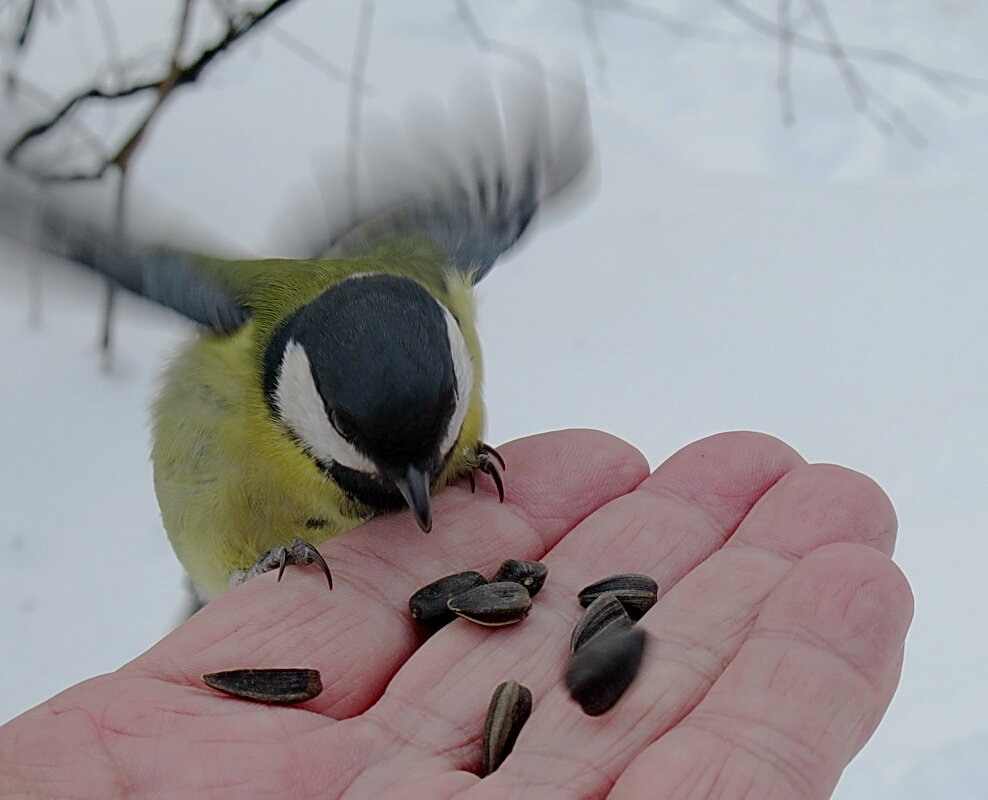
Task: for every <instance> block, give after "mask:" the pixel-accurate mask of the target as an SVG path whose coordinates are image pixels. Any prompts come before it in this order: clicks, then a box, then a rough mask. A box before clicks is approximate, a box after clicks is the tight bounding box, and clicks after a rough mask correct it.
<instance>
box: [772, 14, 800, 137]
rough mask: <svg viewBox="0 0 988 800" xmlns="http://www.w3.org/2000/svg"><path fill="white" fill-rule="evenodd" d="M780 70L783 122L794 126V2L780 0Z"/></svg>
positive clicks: (778, 75)
mask: <svg viewBox="0 0 988 800" xmlns="http://www.w3.org/2000/svg"><path fill="white" fill-rule="evenodd" d="M779 31H780V35H779V70H778V74H777V76H776V86H777V87H778V89H779V105H780V106H781V107H782V122H783V124H785V125H792V124H793V123H795V122H796V100H795V98H794V97H793V93H792V37H793V33H794V30H793V23H792V0H779Z"/></svg>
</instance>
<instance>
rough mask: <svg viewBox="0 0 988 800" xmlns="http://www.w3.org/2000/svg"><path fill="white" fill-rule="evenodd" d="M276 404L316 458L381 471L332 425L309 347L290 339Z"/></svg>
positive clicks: (281, 372)
mask: <svg viewBox="0 0 988 800" xmlns="http://www.w3.org/2000/svg"><path fill="white" fill-rule="evenodd" d="M275 406H276V407H277V409H278V414H279V415H280V416H281V418H282V420H284V422H285V424H286V425H288V427H289V428H290V429H291V431H292V433H294V434H295V436H296V438H297V439H298V440H299V441H300V442H301V443H302V445H303V446H304V447H305V448H306V449H307V450H308V451H309V453H310V454H311V455H312V456H314V457H315V458H317V459H319V460H320V461H322V462H323V463H326V464H329V463H335V464H339V465H340V466H342V467H347V468H348V469H352V470H356V471H357V472H364V473H367V474H368V475H374V474H375V473H376V472H377V470H376V469H375V467H374V465H373V464H372V463H371V461H370V459H368V458H367V456H365V455H364V454H363V453H360V452H358V451H357V449H356V448H355V447H354V446H353V445H352V444H350V443H349V442H348V441H347V440H346V439H344V438H343V437H342V436H340V434H339V433H338V432H337V431H336V429H335V428H334V427H333V426H332V424H330V421H329V417H328V416H327V415H326V407H325V405H324V404H323V401H322V396H321V395H320V394H319V390H318V389H316V383H315V381H314V380H313V379H312V367H311V365H310V364H309V357H308V356H307V355H306V353H305V348H304V347H302V345H300V344H299V343H298V342H296V341H294V340H289V342H288V345H287V346H286V347H285V354H284V356H282V359H281V370H280V371H279V373H278V387H277V390H276V391H275Z"/></svg>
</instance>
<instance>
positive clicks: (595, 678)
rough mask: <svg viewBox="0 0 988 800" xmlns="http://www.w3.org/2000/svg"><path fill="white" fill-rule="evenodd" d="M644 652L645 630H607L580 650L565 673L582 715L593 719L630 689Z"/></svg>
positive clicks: (568, 685)
mask: <svg viewBox="0 0 988 800" xmlns="http://www.w3.org/2000/svg"><path fill="white" fill-rule="evenodd" d="M644 652H645V631H643V630H642V629H641V628H631V629H630V630H626V631H608V632H607V633H605V634H602V635H600V636H598V637H597V638H596V639H594V640H593V641H592V642H590V643H589V644H587V645H586V646H584V647H583V648H581V649H580V650H579V651H578V652H577V653H576V655H574V656H573V659H572V661H570V664H569V668H568V669H567V670H566V676H565V680H566V687H567V688H568V689H569V693H570V697H572V698H573V699H574V700H575V701H576V702H577V703H579V704H580V707H581V708H582V709H583V712H584V713H585V714H588V715H589V716H591V717H596V716H598V715H600V714H603V713H604V712H605V711H607V710H608V709H609V708H611V706H613V705H614V704H615V703H616V702H617V701H618V700H620V699H621V696H622V695H623V694H624V693H625V692H626V691H627V689H628V687H629V686H631V682H632V681H633V680H634V679H635V676H636V675H637V674H638V668H639V667H640V666H641V662H642V655H643V654H644Z"/></svg>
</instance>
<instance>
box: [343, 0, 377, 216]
mask: <svg viewBox="0 0 988 800" xmlns="http://www.w3.org/2000/svg"><path fill="white" fill-rule="evenodd" d="M373 23H374V0H363V3H361V5H360V20H359V21H358V23H357V38H356V41H355V42H354V45H353V61H352V62H351V64H350V93H349V96H348V98H347V134H346V196H347V202H348V203H349V204H350V218H351V219H356V218H357V207H358V205H359V203H358V199H359V198H358V197H357V185H358V184H357V177H358V176H357V170H358V163H359V160H358V158H357V147H358V145H359V144H360V123H361V119H362V112H363V91H362V88H363V86H364V79H365V76H366V73H367V59H368V56H369V54H370V37H371V30H372V26H373Z"/></svg>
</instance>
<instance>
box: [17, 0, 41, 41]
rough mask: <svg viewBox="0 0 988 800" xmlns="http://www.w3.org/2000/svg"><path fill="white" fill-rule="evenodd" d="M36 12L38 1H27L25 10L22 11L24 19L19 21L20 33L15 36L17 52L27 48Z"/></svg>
mask: <svg viewBox="0 0 988 800" xmlns="http://www.w3.org/2000/svg"><path fill="white" fill-rule="evenodd" d="M37 10H38V0H28V3H27V8H25V9H24V19H22V20H21V32H20V33H19V34H17V39H16V40H15V46H16V48H17V49H18V50H24V49H25V48H26V47H27V40H28V38H29V37H30V35H31V32H32V30H33V28H34V25H33V23H34V20H35V12H37Z"/></svg>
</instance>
